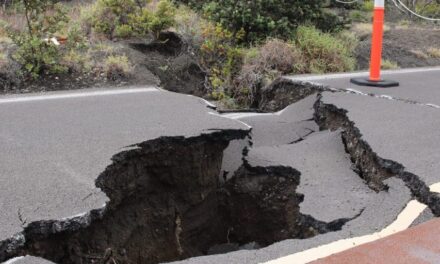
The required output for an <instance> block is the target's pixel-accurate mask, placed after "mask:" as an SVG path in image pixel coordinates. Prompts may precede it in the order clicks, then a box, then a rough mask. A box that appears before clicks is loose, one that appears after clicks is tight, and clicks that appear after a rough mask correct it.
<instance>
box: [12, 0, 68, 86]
mask: <svg viewBox="0 0 440 264" xmlns="http://www.w3.org/2000/svg"><path fill="white" fill-rule="evenodd" d="M16 1H20V2H21V3H22V4H23V5H24V12H25V16H26V17H27V29H26V31H25V32H17V31H11V32H10V37H11V39H12V40H13V42H14V43H15V44H16V45H17V50H16V51H15V53H14V54H13V58H14V59H15V60H16V61H17V62H18V63H19V64H20V65H22V67H23V70H24V72H25V74H26V75H29V76H31V77H32V78H38V77H39V76H40V75H41V74H55V73H61V72H65V71H66V68H65V67H64V66H63V65H61V63H60V60H61V56H60V51H59V49H58V48H57V47H56V46H55V45H53V44H52V43H50V42H49V41H47V40H45V39H49V38H51V37H54V35H55V33H56V32H57V31H59V30H60V29H61V28H63V27H64V26H65V25H66V23H67V22H68V18H67V15H66V11H65V10H64V9H63V8H62V6H61V5H59V4H57V5H53V4H52V2H51V1H50V0H16ZM49 11H50V12H49Z"/></svg>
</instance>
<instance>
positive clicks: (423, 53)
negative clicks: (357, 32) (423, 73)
mask: <svg viewBox="0 0 440 264" xmlns="http://www.w3.org/2000/svg"><path fill="white" fill-rule="evenodd" d="M370 46H371V37H370V36H369V35H368V36H364V37H361V42H360V43H359V46H358V48H357V50H356V54H357V56H356V59H357V68H358V69H359V70H365V69H368V68H369V61H370ZM430 48H437V49H440V29H439V28H438V27H436V26H434V25H414V26H410V27H404V26H398V25H396V24H391V25H390V29H389V30H388V31H386V32H385V34H384V43H383V59H386V60H390V61H392V62H396V63H397V65H398V66H399V67H400V68H413V67H424V66H438V65H440V56H439V57H435V56H431V55H430V54H429V52H428V50H429V49H430Z"/></svg>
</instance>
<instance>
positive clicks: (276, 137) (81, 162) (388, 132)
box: [0, 68, 440, 264]
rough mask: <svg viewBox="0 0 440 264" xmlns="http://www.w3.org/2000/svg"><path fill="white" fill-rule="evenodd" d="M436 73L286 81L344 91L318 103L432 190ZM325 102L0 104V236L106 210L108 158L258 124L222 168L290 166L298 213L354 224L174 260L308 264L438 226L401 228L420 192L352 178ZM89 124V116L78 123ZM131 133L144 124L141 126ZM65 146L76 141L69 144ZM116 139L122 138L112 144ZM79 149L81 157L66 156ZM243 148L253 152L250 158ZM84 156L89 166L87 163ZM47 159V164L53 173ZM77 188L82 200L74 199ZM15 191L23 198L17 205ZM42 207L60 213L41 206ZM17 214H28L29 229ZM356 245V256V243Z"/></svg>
mask: <svg viewBox="0 0 440 264" xmlns="http://www.w3.org/2000/svg"><path fill="white" fill-rule="evenodd" d="M439 73H440V68H430V69H417V70H402V71H394V72H388V73H385V75H384V76H385V77H386V78H391V79H395V80H397V81H400V82H401V83H402V86H401V87H398V88H389V89H377V88H365V87H356V86H354V85H352V84H350V83H349V81H348V80H349V78H350V77H356V76H362V75H364V74H365V73H356V74H348V75H347V74H340V75H328V76H307V77H288V78H289V79H291V80H293V81H299V82H311V83H318V84H321V85H324V86H327V87H329V88H334V89H338V90H339V91H338V92H323V93H322V96H321V97H320V99H319V100H321V102H322V103H324V104H328V105H333V106H335V107H336V108H339V109H342V110H344V111H345V112H346V115H347V117H348V119H349V120H350V121H351V122H353V123H354V126H355V127H356V128H357V129H359V131H360V133H361V135H362V140H365V141H366V142H367V143H368V144H369V146H370V147H371V149H372V151H373V152H374V153H376V154H377V155H378V156H379V157H380V158H382V159H386V160H392V161H394V162H397V163H400V164H402V165H403V166H404V168H405V170H407V171H409V172H411V173H413V174H415V175H417V176H418V177H419V178H420V179H421V180H422V181H423V182H424V183H425V184H426V185H431V184H434V183H437V182H440V176H439V175H438V173H436V172H437V171H438V169H439V168H438V166H439V164H440V163H439V162H438V160H439V158H440V145H439V144H440V143H439V142H440V140H439V137H440V136H439V135H440V134H439V133H438V130H439V129H440V118H439V117H440V116H439V115H440V109H438V108H436V106H437V105H440V87H439V86H438V76H439ZM421 80H423V81H421ZM55 94H56V95H58V93H55ZM367 94H372V95H367ZM31 97H33V96H25V97H17V98H31ZM393 98H394V99H393ZM2 100H3V103H2ZM14 100H15V101H14ZM316 100H318V97H317V96H316V95H312V96H309V97H307V98H305V99H303V100H302V101H299V102H297V103H295V104H292V105H290V106H288V107H287V108H286V109H284V110H283V111H280V112H278V113H273V114H257V113H246V114H243V113H236V114H235V113H232V114H224V115H221V116H219V115H218V114H216V113H215V112H214V111H212V110H209V109H208V108H207V107H206V104H205V102H203V101H202V100H200V99H197V98H194V97H189V96H183V95H176V94H169V93H166V92H159V91H157V90H154V91H153V90H151V91H150V90H149V92H140V93H136V92H134V93H127V94H124V93H121V94H113V95H107V96H84V97H79V96H76V97H75V96H73V97H72V98H70V95H68V96H67V97H66V98H58V99H56V100H49V101H47V100H35V99H34V100H31V99H29V100H28V99H24V100H21V101H20V99H14V98H9V97H5V98H0V110H1V111H0V121H1V122H2V123H1V124H2V125H1V127H0V140H1V141H2V144H1V145H0V148H4V150H3V151H5V152H6V153H9V154H10V155H8V157H6V158H3V157H2V159H1V160H0V172H1V174H0V176H1V181H2V182H1V183H2V184H1V185H0V194H1V200H0V201H2V203H0V204H1V205H2V211H3V212H6V213H5V214H2V219H0V223H6V225H2V227H1V228H0V231H1V232H0V235H1V236H0V240H1V239H2V237H4V238H6V237H8V236H11V235H13V234H15V233H16V232H19V231H20V230H21V228H22V224H23V223H22V222H21V221H23V220H25V221H26V222H29V221H32V220H39V219H44V218H62V217H69V216H72V215H75V214H78V213H82V212H84V211H87V210H90V209H92V208H99V206H102V204H103V203H105V201H106V197H101V196H100V194H101V193H100V192H99V190H96V189H94V184H93V180H94V179H95V178H96V177H97V175H99V173H100V172H101V171H102V170H103V168H105V166H107V165H108V163H109V162H110V160H109V158H110V157H111V156H112V155H113V154H115V153H117V152H119V151H120V150H121V149H123V148H124V147H125V146H129V145H130V144H134V143H138V142H139V141H145V140H148V139H151V138H155V137H159V136H163V135H164V134H166V135H195V134H198V133H202V132H206V131H208V129H210V128H212V129H225V128H232V129H247V128H248V127H247V126H246V125H245V124H248V125H249V126H251V127H252V139H246V140H237V141H234V142H233V143H231V145H230V146H229V148H228V149H227V150H226V151H225V154H224V162H223V170H224V171H227V172H228V175H229V176H228V177H227V178H229V177H231V176H232V174H233V172H234V170H236V169H237V168H238V167H239V166H240V165H242V164H243V162H247V163H249V164H251V165H253V166H267V165H284V166H289V167H292V168H295V169H297V170H298V171H300V172H301V180H300V185H299V187H298V190H297V191H298V192H299V193H302V194H304V201H303V202H302V203H301V204H300V211H301V213H304V214H308V215H311V216H313V217H315V218H317V219H319V220H322V221H332V220H335V219H337V218H341V217H345V218H352V217H355V216H357V217H355V218H354V219H353V220H351V221H349V222H348V223H346V224H345V225H344V226H343V227H342V229H341V230H339V231H335V232H330V233H326V234H321V235H317V236H315V237H312V238H308V239H290V240H284V241H280V242H278V243H275V244H273V245H270V246H268V247H266V248H262V249H258V250H241V251H236V252H231V253H227V254H221V255H212V256H201V257H195V258H191V259H187V260H183V261H178V262H175V263H185V264H189V263H191V264H202V263H203V264H210V263H215V264H218V263H232V264H233V263H237V264H238V263H240V264H247V263H249V264H254V263H264V262H270V263H271V264H284V263H306V262H307V261H306V259H307V258H304V255H306V253H307V252H308V251H310V250H314V249H316V248H317V247H320V246H325V245H329V244H330V243H332V242H335V241H345V240H346V241H352V240H350V239H353V238H357V237H363V236H373V237H374V236H377V237H379V236H380V235H377V233H378V232H380V231H381V230H385V229H386V228H387V227H389V226H398V228H396V229H395V230H399V229H402V228H403V229H405V228H406V227H409V226H410V225H415V224H418V223H421V222H424V221H426V220H429V219H431V218H433V217H434V216H433V215H432V212H431V210H430V209H426V210H425V211H424V212H423V213H421V214H420V215H419V214H417V215H411V217H413V218H410V219H411V220H408V221H409V223H406V222H405V224H396V222H398V221H399V219H400V218H401V213H402V212H407V209H408V207H407V205H408V203H409V202H410V201H411V200H414V193H411V190H410V188H408V186H406V185H405V182H404V181H403V180H402V179H399V178H397V177H391V178H389V179H386V180H385V181H384V183H385V184H386V185H387V186H388V189H387V190H385V191H380V192H375V191H373V190H371V189H369V188H368V186H367V184H365V182H364V181H363V179H362V178H361V177H360V175H358V173H357V172H356V171H353V168H354V166H353V163H352V157H350V156H349V154H348V153H347V152H346V151H345V148H344V142H343V140H342V136H341V132H342V131H340V130H338V131H333V132H329V131H321V132H318V130H319V129H318V126H317V124H316V123H314V121H313V117H314V114H315V112H314V107H313V106H314V104H315V102H316ZM176 108H178V109H179V111H176ZM72 109H75V110H74V111H73V110H72ZM151 109H156V110H155V111H154V112H153V111H152V110H151ZM29 113H32V115H30V114H29ZM39 113H45V114H46V115H42V116H40V114H39ZM82 116H84V117H86V118H85V120H81V122H79V121H78V119H80V117H82ZM188 116H191V117H192V118H190V119H189V118H187V117H188ZM17 120H20V122H17ZM3 121H4V122H3ZM120 124H122V125H120ZM133 124H136V126H134V128H133V127H132V125H133ZM41 127H44V129H40V128H41ZM128 127H130V129H128ZM145 131H147V132H145ZM312 131H313V133H312ZM84 135H87V137H84ZM66 137H67V138H68V139H69V140H68V141H67V143H63V142H65V141H64V139H65V138H66ZM84 138H87V139H86V140H85V139H84ZM112 138H120V139H118V140H117V141H116V142H113V143H112V144H110V145H107V144H106V142H109V141H111V139H112ZM249 140H250V141H249ZM3 142H4V144H3ZM70 147H73V150H72V151H70V152H69V153H65V149H66V148H70ZM244 148H248V149H249V151H248V154H247V155H246V156H244V157H243V155H242V152H243V149H244ZM84 152H86V153H87V158H86V156H84V155H82V154H83V153H84ZM34 153H39V155H38V156H36V155H35V154H34ZM242 158H244V160H242ZM29 160H31V164H28V163H29ZM33 160H35V161H33ZM49 160H50V163H49V166H44V164H45V163H47V162H48V161H49ZM66 161H68V162H67V163H66ZM63 162H64V163H63ZM8 175H21V176H20V177H12V178H11V177H8ZM29 175H32V177H31V176H29ZM36 175H46V176H45V177H47V179H49V180H50V182H52V181H53V182H54V183H55V184H58V185H59V186H58V185H50V186H46V185H45V184H44V181H41V179H40V178H38V177H36ZM4 183H5V184H6V186H5V185H3V184H4ZM63 185H64V187H63ZM54 186H55V187H54ZM60 186H61V187H60ZM72 186H73V188H75V189H76V188H80V190H82V192H76V191H75V192H73V191H72V190H70V189H71V188H72ZM14 188H15V189H14ZM57 188H60V189H57ZM63 188H64V189H63ZM61 192H63V195H60V193H61ZM17 193H20V194H23V193H24V194H26V195H24V196H23V197H24V198H23V197H18V195H17ZM64 193H65V194H64ZM43 194H44V195H43ZM79 194H81V195H79ZM91 194H92V195H91ZM11 197H12V198H11ZM13 198H16V199H13ZM34 198H35V199H34ZM45 204H54V205H55V206H54V207H50V208H45V207H44V206H43V207H41V205H45ZM18 208H22V209H20V211H22V212H23V213H22V215H23V217H20V218H22V220H21V221H20V219H18V211H17V210H18ZM408 213H409V214H411V212H408ZM408 221H407V222H408ZM392 231H393V230H391V231H390V232H391V233H392ZM375 234H376V235H375ZM371 239H377V238H376V237H374V238H371ZM353 241H357V240H353ZM353 243H354V245H349V247H353V246H355V245H356V243H357V242H353ZM334 250H336V249H334ZM335 252H338V251H334V252H333V253H335ZM301 253H304V254H302V255H301ZM327 253H328V254H332V252H331V251H329V252H327ZM327 253H325V254H327ZM309 257H310V256H309ZM286 260H287V261H286ZM310 260H314V259H313V257H312V259H308V261H310ZM32 261H36V260H35V259H33V258H30V257H26V258H23V259H17V262H16V263H37V262H32ZM39 261H40V260H39ZM14 263H15V262H14ZM42 263H43V262H42Z"/></svg>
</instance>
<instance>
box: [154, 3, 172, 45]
mask: <svg viewBox="0 0 440 264" xmlns="http://www.w3.org/2000/svg"><path fill="white" fill-rule="evenodd" d="M175 16H176V8H175V7H174V6H173V5H172V4H171V3H170V2H169V1H165V0H161V1H159V3H158V4H157V9H156V11H155V12H154V14H153V16H152V17H151V22H150V25H149V26H150V30H151V31H152V32H153V34H154V36H156V37H158V36H159V33H160V32H161V31H162V30H164V29H167V28H170V27H172V26H174V24H175V23H176V20H175Z"/></svg>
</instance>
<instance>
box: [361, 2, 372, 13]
mask: <svg viewBox="0 0 440 264" xmlns="http://www.w3.org/2000/svg"><path fill="white" fill-rule="evenodd" d="M373 9H374V1H373V0H364V2H363V3H362V7H361V10H362V11H364V12H373Z"/></svg>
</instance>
